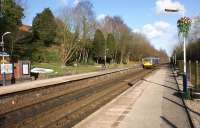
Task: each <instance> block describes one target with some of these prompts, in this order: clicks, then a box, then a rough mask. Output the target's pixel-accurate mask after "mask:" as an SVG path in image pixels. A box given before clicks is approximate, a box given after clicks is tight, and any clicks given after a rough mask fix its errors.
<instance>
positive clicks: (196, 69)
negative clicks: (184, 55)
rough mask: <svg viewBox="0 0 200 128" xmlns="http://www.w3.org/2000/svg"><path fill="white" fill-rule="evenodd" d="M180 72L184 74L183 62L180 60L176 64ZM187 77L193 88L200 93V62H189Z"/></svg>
mask: <svg viewBox="0 0 200 128" xmlns="http://www.w3.org/2000/svg"><path fill="white" fill-rule="evenodd" d="M176 66H177V68H179V70H180V72H183V60H178V61H177V64H176ZM187 77H188V80H189V81H190V83H191V85H192V86H191V85H190V86H191V87H192V88H193V89H195V90H197V91H199V92H200V62H199V61H195V62H192V61H189V62H187Z"/></svg>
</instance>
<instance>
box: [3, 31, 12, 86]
mask: <svg viewBox="0 0 200 128" xmlns="http://www.w3.org/2000/svg"><path fill="white" fill-rule="evenodd" d="M10 33H11V32H5V33H4V34H3V35H2V36H1V46H2V61H3V66H2V67H3V71H2V76H3V77H2V80H3V86H5V85H6V73H5V65H4V61H5V59H4V51H5V49H4V41H3V38H4V36H6V35H8V34H10Z"/></svg>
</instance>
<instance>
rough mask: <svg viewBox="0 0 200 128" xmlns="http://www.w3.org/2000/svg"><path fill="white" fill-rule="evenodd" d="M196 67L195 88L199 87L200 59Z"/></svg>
mask: <svg viewBox="0 0 200 128" xmlns="http://www.w3.org/2000/svg"><path fill="white" fill-rule="evenodd" d="M195 67H196V68H195V88H196V89H197V88H198V84H199V80H198V79H199V78H198V77H199V76H198V75H199V71H198V70H199V69H198V60H197V61H196V66H195Z"/></svg>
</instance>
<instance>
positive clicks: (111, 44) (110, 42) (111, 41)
mask: <svg viewBox="0 0 200 128" xmlns="http://www.w3.org/2000/svg"><path fill="white" fill-rule="evenodd" d="M106 46H107V49H108V50H107V57H108V58H110V59H112V60H114V57H115V51H116V49H117V45H116V41H115V38H114V36H113V34H111V33H110V34H108V36H107V40H106Z"/></svg>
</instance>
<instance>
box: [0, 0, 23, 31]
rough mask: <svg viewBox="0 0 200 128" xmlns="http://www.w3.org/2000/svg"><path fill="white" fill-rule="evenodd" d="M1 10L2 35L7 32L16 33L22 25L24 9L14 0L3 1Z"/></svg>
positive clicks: (0, 6) (0, 29) (0, 4)
mask: <svg viewBox="0 0 200 128" xmlns="http://www.w3.org/2000/svg"><path fill="white" fill-rule="evenodd" d="M0 9H1V10H0V34H1V35H2V33H4V32H6V31H10V32H15V31H16V30H17V27H18V26H19V25H21V24H22V21H21V19H22V18H23V17H24V13H23V11H24V9H23V8H22V7H21V6H20V5H18V4H17V3H16V2H15V1H14V0H4V1H1V3H0Z"/></svg>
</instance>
